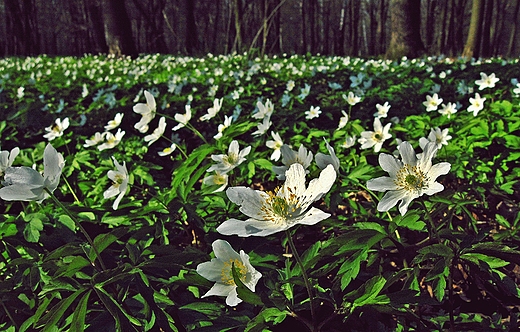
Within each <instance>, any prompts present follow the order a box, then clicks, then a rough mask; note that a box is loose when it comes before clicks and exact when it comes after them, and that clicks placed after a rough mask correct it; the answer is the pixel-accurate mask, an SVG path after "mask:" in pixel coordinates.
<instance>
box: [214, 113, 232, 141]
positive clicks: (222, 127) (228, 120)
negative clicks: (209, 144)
mask: <svg viewBox="0 0 520 332" xmlns="http://www.w3.org/2000/svg"><path fill="white" fill-rule="evenodd" d="M232 122H233V117H232V116H227V115H224V123H221V124H219V125H218V128H217V130H218V133H217V134H216V135H215V136H213V138H214V139H216V140H219V139H221V138H222V135H223V132H224V130H225V129H226V128H228V127H229V126H231V123H232Z"/></svg>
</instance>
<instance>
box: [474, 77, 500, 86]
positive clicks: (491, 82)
mask: <svg viewBox="0 0 520 332" xmlns="http://www.w3.org/2000/svg"><path fill="white" fill-rule="evenodd" d="M498 81H500V79H499V78H498V77H495V73H492V74H491V75H489V76H488V75H486V74H485V73H480V80H476V81H475V84H476V85H478V89H479V90H484V89H486V88H494V87H495V83H496V82H498Z"/></svg>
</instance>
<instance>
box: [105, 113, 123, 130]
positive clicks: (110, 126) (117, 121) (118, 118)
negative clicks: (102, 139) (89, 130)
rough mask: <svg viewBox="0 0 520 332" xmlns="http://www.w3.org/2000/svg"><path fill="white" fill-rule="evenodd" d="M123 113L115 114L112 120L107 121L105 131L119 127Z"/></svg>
mask: <svg viewBox="0 0 520 332" xmlns="http://www.w3.org/2000/svg"><path fill="white" fill-rule="evenodd" d="M123 116H124V114H123V113H117V114H116V116H115V117H114V119H113V120H110V121H108V123H107V125H106V126H105V130H107V131H108V130H112V129H116V128H117V127H119V125H120V124H121V121H123Z"/></svg>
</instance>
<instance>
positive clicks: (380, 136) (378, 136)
mask: <svg viewBox="0 0 520 332" xmlns="http://www.w3.org/2000/svg"><path fill="white" fill-rule="evenodd" d="M382 138H383V135H381V133H374V134H373V135H372V139H373V140H374V141H377V142H380V141H381V139H382Z"/></svg>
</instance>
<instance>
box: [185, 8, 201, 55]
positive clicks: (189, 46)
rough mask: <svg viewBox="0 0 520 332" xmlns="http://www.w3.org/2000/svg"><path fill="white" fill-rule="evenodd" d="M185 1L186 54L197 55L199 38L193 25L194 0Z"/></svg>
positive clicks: (194, 24) (195, 25)
mask: <svg viewBox="0 0 520 332" xmlns="http://www.w3.org/2000/svg"><path fill="white" fill-rule="evenodd" d="M185 1H186V52H188V54H190V55H194V54H197V52H198V49H199V42H198V39H199V36H198V34H197V24H196V23H195V3H194V2H195V0H185Z"/></svg>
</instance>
